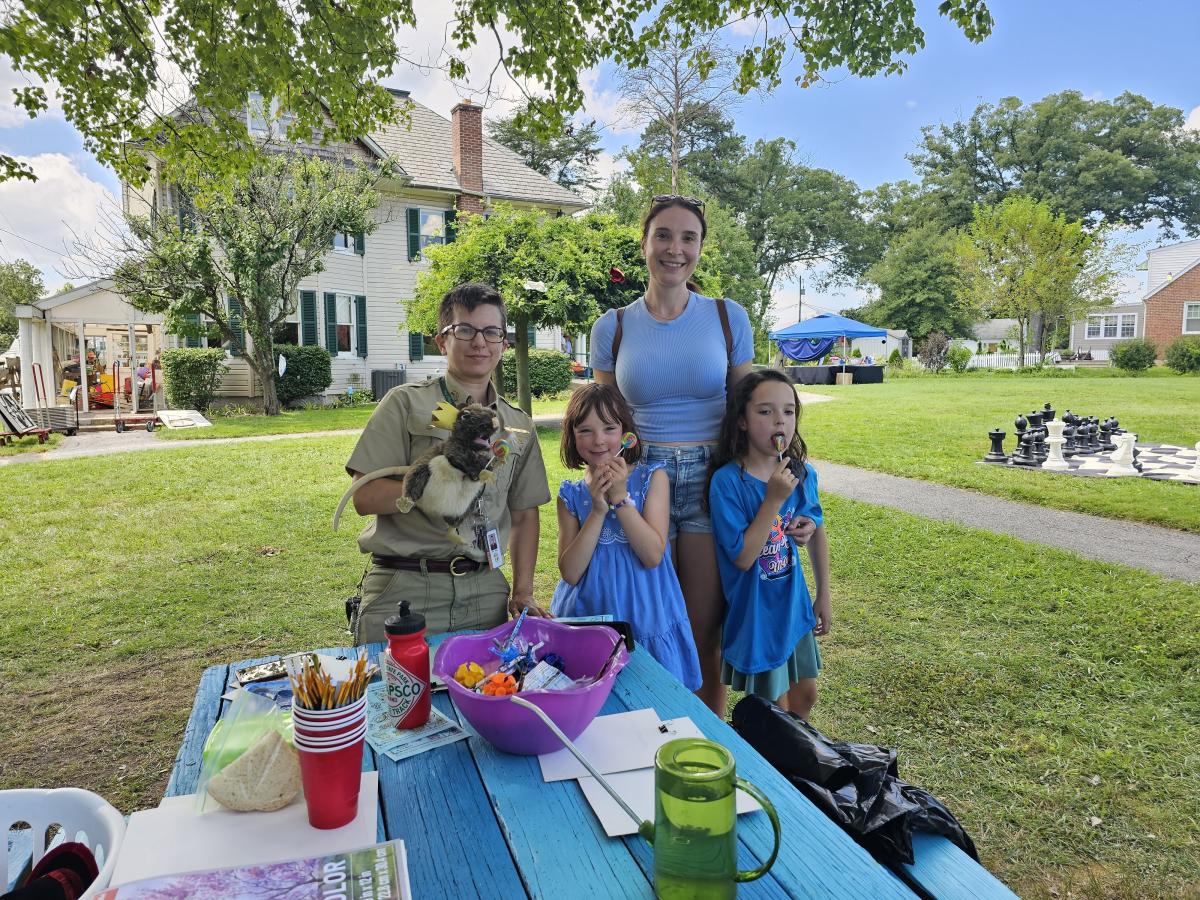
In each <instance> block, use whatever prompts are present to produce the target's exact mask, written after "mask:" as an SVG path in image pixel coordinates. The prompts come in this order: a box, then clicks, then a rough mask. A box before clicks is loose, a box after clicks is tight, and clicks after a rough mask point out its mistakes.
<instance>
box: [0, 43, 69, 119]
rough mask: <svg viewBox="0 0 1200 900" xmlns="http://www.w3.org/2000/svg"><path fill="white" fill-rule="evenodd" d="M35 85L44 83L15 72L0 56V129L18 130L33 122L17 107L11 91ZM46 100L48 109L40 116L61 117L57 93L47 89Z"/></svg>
mask: <svg viewBox="0 0 1200 900" xmlns="http://www.w3.org/2000/svg"><path fill="white" fill-rule="evenodd" d="M35 84H41V85H44V84H45V82H43V81H42V80H41V79H39V78H36V77H34V76H32V75H29V74H27V73H25V72H18V71H16V70H15V69H13V67H12V63H11V62H9V60H8V57H7V56H0V128H20V127H21V126H22V125H24V124H25V123H26V122H32V121H33V120H32V119H30V118H29V113H27V112H26V111H25V110H24V109H23V108H21V107H19V106H17V103H16V98H15V97H14V96H13V89H14V88H23V87H29V86H31V85H35ZM46 99H47V101H49V104H50V107H49V109H47V110H43V111H42V112H41V113H40V115H42V116H46V115H61V114H62V105H61V104H60V103H59V100H58V94H57V92H56V91H55V90H53V89H52V88H50V89H47V91H46Z"/></svg>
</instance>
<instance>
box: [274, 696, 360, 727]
mask: <svg viewBox="0 0 1200 900" xmlns="http://www.w3.org/2000/svg"><path fill="white" fill-rule="evenodd" d="M366 709H367V697H366V695H365V694H364V695H363V696H362V697H361V698H360V699H358V700H356V701H355V702H353V703H350V704H348V705H346V706H338V707H336V708H334V709H304V707H302V706H299V705H298V704H293V705H292V719H294V720H299V721H302V722H307V723H309V724H312V725H326V724H330V723H332V722H338V721H341V720H342V719H353V718H357V717H358V716H360V715H363V714H364V713H365V712H366Z"/></svg>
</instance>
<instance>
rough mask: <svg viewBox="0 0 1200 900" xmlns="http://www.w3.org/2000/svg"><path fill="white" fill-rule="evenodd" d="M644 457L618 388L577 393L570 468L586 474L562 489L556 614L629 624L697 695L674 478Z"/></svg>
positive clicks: (566, 453)
mask: <svg viewBox="0 0 1200 900" xmlns="http://www.w3.org/2000/svg"><path fill="white" fill-rule="evenodd" d="M626 435H630V436H631V438H632V440H630V439H627V438H626ZM641 456H642V449H641V447H640V446H639V445H638V443H637V438H636V436H635V435H634V433H633V413H632V412H631V411H630V409H629V406H628V404H626V402H625V400H624V399H623V398H622V397H621V395H620V393H618V392H617V390H616V389H615V388H613V387H611V386H609V385H604V384H590V385H588V386H587V387H585V388H583V389H582V390H579V391H576V392H575V393H574V394H572V395H571V401H570V402H569V403H568V404H567V411H566V414H565V416H564V417H563V428H562V460H563V464H564V465H566V467H567V468H568V469H584V470H585V474H584V477H583V478H582V479H580V480H579V481H564V482H563V483H562V486H561V487H560V488H559V490H558V570H559V572H560V573H561V575H562V580H561V581H559V583H558V587H557V588H556V589H555V591H554V600H553V601H552V603H551V605H550V612H551V614H552V615H555V616H595V615H603V614H611V615H612V616H613V618H614V619H617V620H619V621H625V622H629V623H630V624H631V625H632V626H633V633H634V637H635V638H636V640H637V642H638V643H639V644H640V645H641V646H642V647H644V648H645V649H646V650H648V651H649V652H650V655H651V656H653V657H654V658H655V659H656V660H658V661H659V662H660V663H661V664H662V666H663V668H665V669H666V670H667V671H668V672H670V673H671V674H672V675H674V676H675V677H676V678H678V679H679V680H680V681H681V682H682V683H683V685H684V686H685V687H687V688H688V690H692V691H694V690H696V689H697V688H699V687H700V683H701V678H700V661H699V658H698V657H697V656H696V644H695V641H694V640H693V638H692V628H691V625H690V624H689V622H688V618H687V610H686V608H685V607H684V603H683V592H682V590H680V587H679V579H678V577H677V576H676V575H675V568H674V566H672V565H671V551H670V545H669V544H668V542H667V528H668V519H669V516H670V498H669V497H668V482H667V473H666V471H664V468H663V466H664V464H663V463H652V464H646V463H643V462H640V460H641Z"/></svg>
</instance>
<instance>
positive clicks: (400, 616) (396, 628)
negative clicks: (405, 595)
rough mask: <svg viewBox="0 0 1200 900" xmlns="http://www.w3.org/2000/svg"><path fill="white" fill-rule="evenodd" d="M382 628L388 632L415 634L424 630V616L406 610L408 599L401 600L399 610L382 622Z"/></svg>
mask: <svg viewBox="0 0 1200 900" xmlns="http://www.w3.org/2000/svg"><path fill="white" fill-rule="evenodd" d="M383 629H384V631H386V632H387V633H388V634H416V633H417V632H418V631H424V630H425V617H424V616H423V615H421V614H420V613H415V612H409V611H408V601H407V600H401V601H400V604H399V612H398V613H397V614H396V615H394V616H392V617H391V618H389V619H388V620H387V621H386V622H384V623H383Z"/></svg>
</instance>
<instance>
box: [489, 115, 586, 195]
mask: <svg viewBox="0 0 1200 900" xmlns="http://www.w3.org/2000/svg"><path fill="white" fill-rule="evenodd" d="M521 113H522V110H521V109H518V110H517V111H516V112H514V113H513V114H512V115H510V116H505V117H503V118H500V119H489V120H488V122H487V132H488V137H490V138H491V139H492V140H493V141H495V142H496V143H498V144H503V145H504V146H505V147H507V148H508V149H509V150H511V151H513V153H515V154H517V155H518V156H519V157H521V159H522V160H523V161H524V163H525V165H527V166H529V168H531V169H533V170H534V171H535V172H538V173H539V174H541V175H545V176H546V177H547V178H549V179H550V180H551V181H553V182H556V183H557V184H561V185H562V186H563V187H565V188H568V189H569V190H573V191H578V190H580V189H581V188H582V189H587V190H591V189H593V188H595V187H596V185H597V184H598V182H599V179H598V177H597V176H596V172H595V169H594V168H593V164H594V163H595V162H596V157H597V156H599V155H600V132H599V130H598V129H597V127H596V122H595V120H592V121H590V122H587V123H586V124H584V125H575V124H573V123H571V122H566V123H564V124H563V127H562V128H561V129H560V130H559V131H557V132H555V133H554V134H550V135H546V134H545V133H544V131H542V130H541V129H537V128H534V127H532V126H531V125H530V124H529V122H528V121H527V118H528V113H526V115H525V117H524V118H522V115H521Z"/></svg>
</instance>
